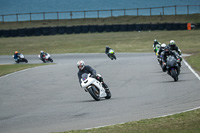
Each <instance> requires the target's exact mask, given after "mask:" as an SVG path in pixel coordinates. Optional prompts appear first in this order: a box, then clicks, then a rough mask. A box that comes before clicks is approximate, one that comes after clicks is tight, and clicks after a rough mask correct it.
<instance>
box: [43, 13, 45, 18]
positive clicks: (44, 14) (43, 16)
mask: <svg viewBox="0 0 200 133" xmlns="http://www.w3.org/2000/svg"><path fill="white" fill-rule="evenodd" d="M43 20H45V12H43Z"/></svg>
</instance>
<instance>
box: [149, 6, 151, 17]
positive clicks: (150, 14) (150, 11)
mask: <svg viewBox="0 0 200 133" xmlns="http://www.w3.org/2000/svg"><path fill="white" fill-rule="evenodd" d="M149 9H150V16H151V8H149Z"/></svg>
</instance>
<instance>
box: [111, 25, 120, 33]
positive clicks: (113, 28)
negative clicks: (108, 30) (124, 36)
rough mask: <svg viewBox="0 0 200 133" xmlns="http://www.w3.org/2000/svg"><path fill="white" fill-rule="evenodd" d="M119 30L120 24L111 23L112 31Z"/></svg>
mask: <svg viewBox="0 0 200 133" xmlns="http://www.w3.org/2000/svg"><path fill="white" fill-rule="evenodd" d="M119 30H120V25H112V31H113V32H118V31H119Z"/></svg>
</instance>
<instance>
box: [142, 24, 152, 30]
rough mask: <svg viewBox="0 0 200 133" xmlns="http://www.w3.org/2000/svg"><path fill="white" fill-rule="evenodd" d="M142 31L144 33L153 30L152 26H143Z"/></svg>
mask: <svg viewBox="0 0 200 133" xmlns="http://www.w3.org/2000/svg"><path fill="white" fill-rule="evenodd" d="M142 30H144V31H148V30H151V24H143V27H142Z"/></svg>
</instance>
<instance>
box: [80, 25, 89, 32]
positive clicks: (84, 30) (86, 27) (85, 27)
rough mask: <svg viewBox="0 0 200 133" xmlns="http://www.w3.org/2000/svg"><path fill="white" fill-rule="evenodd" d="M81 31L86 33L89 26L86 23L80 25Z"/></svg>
mask: <svg viewBox="0 0 200 133" xmlns="http://www.w3.org/2000/svg"><path fill="white" fill-rule="evenodd" d="M81 30H82V33H88V32H89V26H88V25H84V26H82V29H81Z"/></svg>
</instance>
